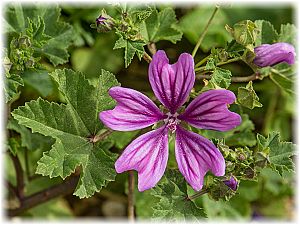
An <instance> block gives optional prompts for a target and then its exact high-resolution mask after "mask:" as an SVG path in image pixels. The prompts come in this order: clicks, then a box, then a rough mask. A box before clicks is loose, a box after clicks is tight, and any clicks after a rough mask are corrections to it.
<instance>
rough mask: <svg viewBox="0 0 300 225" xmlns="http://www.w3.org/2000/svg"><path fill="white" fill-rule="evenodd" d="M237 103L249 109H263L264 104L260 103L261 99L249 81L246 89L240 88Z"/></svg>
mask: <svg viewBox="0 0 300 225" xmlns="http://www.w3.org/2000/svg"><path fill="white" fill-rule="evenodd" d="M237 101H238V103H239V104H240V105H242V106H244V107H246V108H248V109H254V108H255V107H262V104H261V103H260V102H259V98H258V96H257V94H256V93H255V90H254V89H253V86H252V81H249V83H248V84H247V85H246V87H239V88H238V95H237Z"/></svg>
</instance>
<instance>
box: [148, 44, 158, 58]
mask: <svg viewBox="0 0 300 225" xmlns="http://www.w3.org/2000/svg"><path fill="white" fill-rule="evenodd" d="M147 47H148V50H149V52H150V53H151V55H154V54H155V53H156V52H157V49H156V45H155V43H154V42H151V43H149V44H147Z"/></svg>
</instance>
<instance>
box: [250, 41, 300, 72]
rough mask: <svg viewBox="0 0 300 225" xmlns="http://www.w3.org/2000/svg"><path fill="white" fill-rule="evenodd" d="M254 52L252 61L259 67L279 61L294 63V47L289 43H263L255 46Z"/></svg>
mask: <svg viewBox="0 0 300 225" xmlns="http://www.w3.org/2000/svg"><path fill="white" fill-rule="evenodd" d="M254 52H255V54H256V56H255V58H254V60H253V63H254V64H256V65H257V66H260V67H266V66H273V65H275V64H278V63H281V62H286V63H288V64H290V65H291V64H294V63H295V57H296V52H295V48H294V46H292V45H291V44H289V43H284V42H278V43H275V44H272V45H269V44H263V45H260V46H258V47H256V48H255V49H254Z"/></svg>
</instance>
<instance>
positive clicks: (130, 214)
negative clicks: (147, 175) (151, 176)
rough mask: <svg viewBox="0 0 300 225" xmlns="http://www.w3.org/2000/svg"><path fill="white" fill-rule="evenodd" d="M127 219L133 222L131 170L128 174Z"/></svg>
mask: <svg viewBox="0 0 300 225" xmlns="http://www.w3.org/2000/svg"><path fill="white" fill-rule="evenodd" d="M128 220H129V221H130V222H134V174H133V171H132V170H130V171H129V174H128Z"/></svg>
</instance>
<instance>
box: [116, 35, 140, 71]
mask: <svg viewBox="0 0 300 225" xmlns="http://www.w3.org/2000/svg"><path fill="white" fill-rule="evenodd" d="M145 44H146V43H144V42H143V41H131V40H127V39H123V37H120V38H119V39H118V40H117V41H116V43H115V46H114V48H113V49H118V48H125V53H124V60H125V67H126V68H127V67H128V66H129V64H130V63H131V61H132V59H133V56H134V55H135V54H136V55H137V56H138V58H139V60H141V59H142V57H143V55H144V47H143V46H144V45H145Z"/></svg>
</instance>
